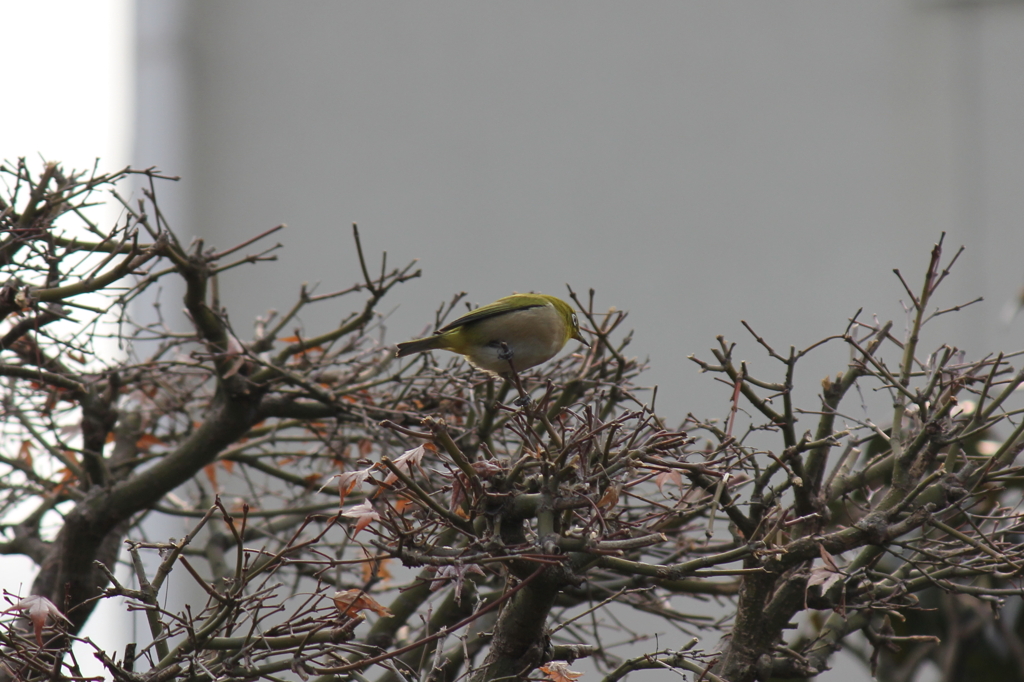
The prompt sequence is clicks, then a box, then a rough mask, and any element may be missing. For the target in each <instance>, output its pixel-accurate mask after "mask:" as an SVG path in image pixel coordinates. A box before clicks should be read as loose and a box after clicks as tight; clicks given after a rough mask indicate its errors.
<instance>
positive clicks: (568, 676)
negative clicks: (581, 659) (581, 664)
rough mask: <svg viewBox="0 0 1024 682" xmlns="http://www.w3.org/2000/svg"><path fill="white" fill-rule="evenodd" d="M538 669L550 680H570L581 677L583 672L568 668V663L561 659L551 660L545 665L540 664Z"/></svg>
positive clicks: (553, 681)
mask: <svg viewBox="0 0 1024 682" xmlns="http://www.w3.org/2000/svg"><path fill="white" fill-rule="evenodd" d="M540 669H541V672H543V673H544V674H545V675H547V678H548V679H549V680H551V682H572V681H573V680H576V679H579V678H580V677H583V673H578V672H576V671H575V670H569V664H568V663H563V662H562V661H551V662H550V663H548V664H547V665H542V666H541V667H540Z"/></svg>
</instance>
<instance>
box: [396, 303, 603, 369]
mask: <svg viewBox="0 0 1024 682" xmlns="http://www.w3.org/2000/svg"><path fill="white" fill-rule="evenodd" d="M569 339H576V340H577V341H579V342H580V343H582V344H583V345H585V346H589V344H587V342H586V341H584V340H583V337H582V336H581V335H580V324H579V320H578V319H577V318H576V313H575V311H573V309H572V306H570V305H569V304H568V303H566V302H565V301H563V300H561V299H559V298H556V297H554V296H548V295H546V294H512V295H511V296H506V297H505V298H500V299H498V300H497V301H495V302H494V303H491V304H488V305H485V306H483V307H481V308H477V309H476V310H474V311H472V312H470V313H467V314H466V315H463V316H462V317H460V318H459V319H457V320H455V321H454V322H452V323H451V324H448V325H445V326H444V327H442V328H441V329H438V330H437V331H436V332H434V334H433V335H432V336H428V337H426V338H423V339H414V340H412V341H406V342H404V343H400V344H398V352H397V353H395V354H396V355H397V356H398V357H404V356H406V355H412V354H413V353H422V352H423V351H428V350H448V351H451V352H453V353H458V354H459V355H462V356H463V357H465V358H466V359H467V360H469V362H470V363H471V364H472V365H473V366H474V367H478V368H480V369H482V370H485V371H487V372H492V373H494V374H509V373H510V372H512V373H514V372H520V371H522V370H524V369H529V368H530V367H534V366H535V365H539V364H541V363H542V362H547V361H548V360H550V359H551V358H553V357H555V355H556V354H557V353H558V351H560V350H562V348H563V347H564V346H565V344H566V343H568V341H569Z"/></svg>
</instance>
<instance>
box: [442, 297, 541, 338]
mask: <svg viewBox="0 0 1024 682" xmlns="http://www.w3.org/2000/svg"><path fill="white" fill-rule="evenodd" d="M543 305H548V302H547V301H546V300H545V299H544V298H542V297H540V296H536V295H531V294H514V295H512V296H506V297H505V298H499V299H498V300H497V301H495V302H494V303H488V304H487V305H485V306H480V307H479V308H477V309H476V310H474V311H472V312H469V313H466V314H465V315H463V316H462V317H460V318H459V319H457V320H455V321H454V322H450V323H448V324H446V325H445V326H443V327H441V328H440V329H438V330H437V331H436V332H435V333H436V334H443V333H445V332H450V331H451V330H453V329H457V328H459V327H463V326H465V325H467V324H471V323H473V322H479V321H480V320H486V319H487V318H489V317H497V316H498V315H504V314H505V313H511V312H515V311H517V310H526V309H528V308H537V307H540V306H543Z"/></svg>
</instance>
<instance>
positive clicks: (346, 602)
mask: <svg viewBox="0 0 1024 682" xmlns="http://www.w3.org/2000/svg"><path fill="white" fill-rule="evenodd" d="M332 599H334V605H335V606H336V607H337V608H338V611H339V612H340V613H341V615H343V616H349V617H352V616H356V615H358V614H359V612H360V611H366V610H369V611H373V612H374V613H376V614H377V615H378V616H385V617H386V616H390V615H391V611H389V610H388V608H387V607H386V606H382V605H381V604H380V603H378V602H377V600H375V599H374V598H373V597H371V596H370V595H368V594H366V592H364V591H363V590H343V591H341V592H335V593H334V597H332Z"/></svg>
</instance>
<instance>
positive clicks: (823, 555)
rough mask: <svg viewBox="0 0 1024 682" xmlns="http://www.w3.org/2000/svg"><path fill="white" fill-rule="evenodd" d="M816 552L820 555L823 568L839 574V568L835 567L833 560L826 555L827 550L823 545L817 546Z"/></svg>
mask: <svg viewBox="0 0 1024 682" xmlns="http://www.w3.org/2000/svg"><path fill="white" fill-rule="evenodd" d="M818 552H819V554H821V560H822V561H823V562H824V563H825V566H827V567H828V570H830V571H832V572H834V573H841V571H840V570H839V566H837V565H836V560H835V558H834V557H833V556H832V555H831V554H829V553H828V550H827V549H825V545H822V544H819V545H818Z"/></svg>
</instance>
